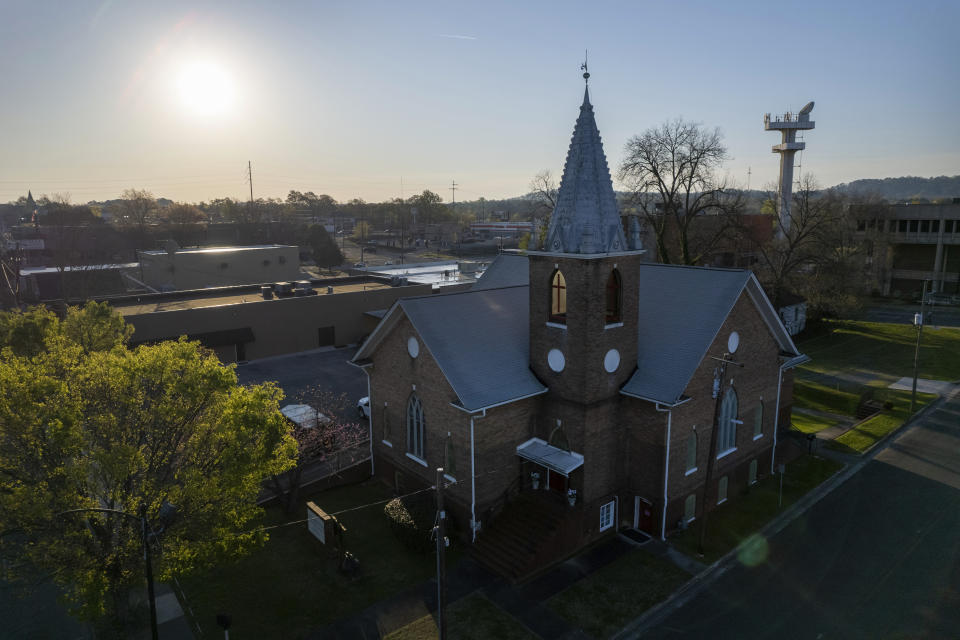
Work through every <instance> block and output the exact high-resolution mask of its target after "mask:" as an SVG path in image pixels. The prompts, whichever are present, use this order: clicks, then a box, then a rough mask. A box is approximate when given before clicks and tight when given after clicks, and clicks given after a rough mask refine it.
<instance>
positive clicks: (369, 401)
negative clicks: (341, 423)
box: [363, 367, 376, 477]
mask: <svg viewBox="0 0 960 640" xmlns="http://www.w3.org/2000/svg"><path fill="white" fill-rule="evenodd" d="M363 372H364V373H366V374H367V402H368V403H370V431H369V434H370V477H373V476H374V475H376V468H375V466H374V461H373V414H375V413H376V411H374V410H373V407H374V404H373V396H371V395H370V372H369V371H367V369H366V367H364V368H363Z"/></svg>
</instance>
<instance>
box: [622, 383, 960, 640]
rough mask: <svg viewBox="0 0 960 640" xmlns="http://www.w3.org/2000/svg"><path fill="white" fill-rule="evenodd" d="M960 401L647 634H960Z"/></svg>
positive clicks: (779, 636) (930, 417) (917, 427)
mask: <svg viewBox="0 0 960 640" xmlns="http://www.w3.org/2000/svg"><path fill="white" fill-rule="evenodd" d="M958 532H960V394H954V396H953V399H952V400H951V401H949V402H947V403H945V404H944V405H943V406H942V407H941V408H940V409H939V410H937V411H934V412H932V413H930V414H928V415H927V417H926V418H925V419H923V420H922V421H921V423H920V424H918V425H915V426H914V427H912V428H910V429H909V430H907V431H906V432H904V433H903V434H901V435H900V436H899V437H897V438H896V439H895V440H894V441H893V442H892V443H891V445H890V446H889V447H888V448H887V449H886V450H884V451H882V452H881V453H879V454H878V455H877V456H876V457H875V458H874V459H873V460H872V461H870V462H869V463H867V464H866V465H865V466H864V467H863V469H861V471H860V472H859V473H857V474H855V475H853V476H852V477H851V478H850V479H849V480H848V481H847V482H845V483H844V484H843V485H841V486H840V487H838V488H836V489H835V490H834V491H833V492H832V493H830V494H829V495H828V496H827V497H826V498H824V499H823V500H821V501H820V502H819V503H817V504H816V505H814V506H813V507H812V508H811V509H810V510H809V511H807V512H806V513H805V514H803V515H802V516H800V517H799V518H797V519H796V520H794V521H793V522H792V523H791V524H790V525H788V526H787V527H786V528H785V529H783V530H782V531H781V532H780V533H778V534H777V535H775V536H774V537H773V538H772V539H771V540H770V541H769V555H768V557H767V558H766V560H765V561H763V562H762V563H760V564H759V566H756V567H755V568H748V567H746V566H744V565H742V564H737V565H736V566H735V567H733V568H731V569H730V570H728V571H727V572H726V573H725V574H724V575H722V576H721V577H720V578H718V579H717V580H715V581H714V582H713V583H711V584H710V585H709V586H707V587H705V588H704V589H703V590H702V591H701V592H700V593H699V594H697V595H696V596H694V597H693V598H692V599H690V600H689V601H687V602H686V603H685V604H683V605H682V606H681V607H680V608H679V609H676V610H674V611H673V612H672V613H671V614H670V615H669V617H667V618H666V619H664V620H663V621H662V622H660V623H659V624H658V625H657V626H656V628H654V629H652V630H650V631H648V632H646V633H645V634H643V635H642V636H641V637H643V638H777V639H778V640H780V639H783V638H811V639H823V640H827V639H830V638H844V639H850V638H958V637H960V536H958Z"/></svg>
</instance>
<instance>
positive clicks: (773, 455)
mask: <svg viewBox="0 0 960 640" xmlns="http://www.w3.org/2000/svg"><path fill="white" fill-rule="evenodd" d="M785 366H786V363H784V364H782V365H780V368H779V369H778V370H777V408H776V409H775V413H774V415H773V449H772V450H771V451H770V475H773V474H774V471H773V470H774V469H776V467H775V466H774V464H775V459H776V457H777V432H778V431H779V430H780V387H781V385H782V384H783V368H784V367H785Z"/></svg>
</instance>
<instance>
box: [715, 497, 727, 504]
mask: <svg viewBox="0 0 960 640" xmlns="http://www.w3.org/2000/svg"><path fill="white" fill-rule="evenodd" d="M726 501H727V499H726V498H724V499H723V500H717V504H718V505H721V504H723V503H724V502H726Z"/></svg>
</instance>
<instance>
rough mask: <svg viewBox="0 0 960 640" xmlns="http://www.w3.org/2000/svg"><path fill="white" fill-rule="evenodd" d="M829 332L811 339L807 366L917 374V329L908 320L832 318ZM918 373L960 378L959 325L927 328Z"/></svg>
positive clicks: (894, 375) (816, 369)
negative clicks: (914, 368) (870, 320)
mask: <svg viewBox="0 0 960 640" xmlns="http://www.w3.org/2000/svg"><path fill="white" fill-rule="evenodd" d="M829 322H830V325H831V326H832V328H833V330H832V332H831V333H830V334H828V335H825V336H820V337H816V338H812V339H810V340H806V341H804V342H803V343H802V344H801V345H800V350H801V351H802V352H803V353H806V354H807V355H808V356H810V357H811V358H812V361H811V362H809V363H807V364H805V365H803V367H802V369H804V370H807V371H814V372H819V373H826V374H830V373H836V372H842V371H858V372H862V373H867V374H872V375H873V377H875V378H884V379H898V378H901V377H903V376H906V375H911V374H912V367H913V353H914V347H915V346H916V342H917V333H916V329H915V328H914V327H913V326H912V325H908V324H891V323H882V322H863V321H854V320H835V321H829ZM919 377H921V378H928V379H932V380H957V379H960V329H950V328H939V329H933V328H931V327H926V328H924V330H923V343H922V346H921V349H920V370H919Z"/></svg>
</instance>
